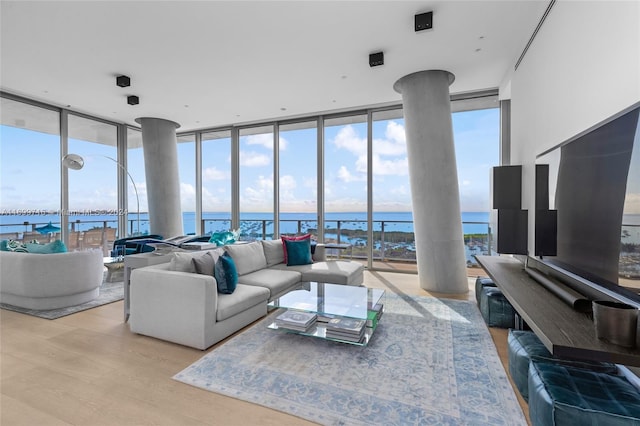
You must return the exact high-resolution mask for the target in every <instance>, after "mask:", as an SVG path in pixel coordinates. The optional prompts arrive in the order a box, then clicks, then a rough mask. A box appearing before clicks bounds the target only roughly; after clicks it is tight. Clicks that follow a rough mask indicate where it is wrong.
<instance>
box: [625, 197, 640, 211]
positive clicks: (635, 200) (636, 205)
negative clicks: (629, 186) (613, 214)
mask: <svg viewBox="0 0 640 426" xmlns="http://www.w3.org/2000/svg"><path fill="white" fill-rule="evenodd" d="M624 214H640V193H629V194H627V197H626V198H625V200H624Z"/></svg>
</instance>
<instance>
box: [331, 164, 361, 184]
mask: <svg viewBox="0 0 640 426" xmlns="http://www.w3.org/2000/svg"><path fill="white" fill-rule="evenodd" d="M338 179H340V180H341V181H343V182H347V183H348V182H358V181H365V180H367V176H366V175H353V174H351V172H350V171H349V170H347V168H346V167H345V166H340V169H339V170H338Z"/></svg>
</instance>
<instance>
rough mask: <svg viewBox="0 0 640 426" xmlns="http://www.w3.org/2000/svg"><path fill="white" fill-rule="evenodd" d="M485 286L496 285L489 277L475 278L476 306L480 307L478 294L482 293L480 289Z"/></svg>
mask: <svg viewBox="0 0 640 426" xmlns="http://www.w3.org/2000/svg"><path fill="white" fill-rule="evenodd" d="M485 287H497V286H496V284H495V283H494V282H493V280H492V279H491V278H487V277H478V278H476V302H477V303H478V307H480V295H481V294H482V289H483V288H485Z"/></svg>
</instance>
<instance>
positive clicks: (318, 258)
mask: <svg viewBox="0 0 640 426" xmlns="http://www.w3.org/2000/svg"><path fill="white" fill-rule="evenodd" d="M313 261H314V262H326V261H327V254H326V251H325V247H324V244H320V243H318V244H316V249H315V252H314V253H313Z"/></svg>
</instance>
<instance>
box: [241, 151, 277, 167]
mask: <svg viewBox="0 0 640 426" xmlns="http://www.w3.org/2000/svg"><path fill="white" fill-rule="evenodd" d="M269 164H271V158H269V157H268V156H266V155H264V154H260V153H257V152H254V151H240V165H241V166H245V167H262V166H268V165H269Z"/></svg>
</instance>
